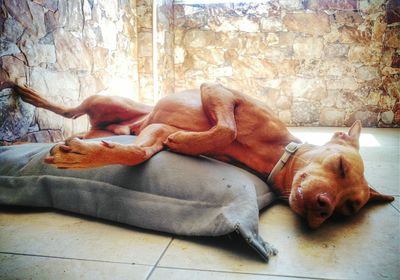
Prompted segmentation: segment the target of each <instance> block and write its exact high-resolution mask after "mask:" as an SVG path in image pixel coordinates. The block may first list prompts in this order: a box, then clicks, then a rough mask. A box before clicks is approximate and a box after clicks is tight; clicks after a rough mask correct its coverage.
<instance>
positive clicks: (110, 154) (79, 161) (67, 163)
mask: <svg viewBox="0 0 400 280" xmlns="http://www.w3.org/2000/svg"><path fill="white" fill-rule="evenodd" d="M145 157H146V152H145V150H143V149H141V148H140V147H137V146H135V145H133V144H132V145H122V144H118V143H108V142H104V141H102V142H84V141H82V140H80V139H78V138H71V139H68V140H67V141H66V142H65V143H63V144H57V145H56V146H54V147H53V148H52V149H51V151H50V155H48V156H47V157H46V158H45V162H46V163H49V164H52V165H54V166H56V167H58V168H63V169H81V168H91V167H99V166H104V165H110V164H126V165H136V164H138V163H140V162H142V161H143V160H144V159H145Z"/></svg>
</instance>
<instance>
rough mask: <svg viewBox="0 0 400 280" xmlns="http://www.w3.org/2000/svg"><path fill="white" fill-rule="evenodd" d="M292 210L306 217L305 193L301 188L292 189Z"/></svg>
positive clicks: (290, 201)
mask: <svg viewBox="0 0 400 280" xmlns="http://www.w3.org/2000/svg"><path fill="white" fill-rule="evenodd" d="M289 205H290V208H292V210H293V211H294V212H296V213H297V214H299V215H300V216H303V217H305V212H306V211H305V206H304V193H303V188H302V187H301V186H297V187H294V188H292V192H291V193H290V196H289Z"/></svg>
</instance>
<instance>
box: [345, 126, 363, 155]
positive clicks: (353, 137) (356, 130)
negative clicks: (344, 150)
mask: <svg viewBox="0 0 400 280" xmlns="http://www.w3.org/2000/svg"><path fill="white" fill-rule="evenodd" d="M361 128H362V124H361V121H359V120H357V121H355V122H354V123H353V125H352V126H351V127H350V129H349V132H348V133H347V134H348V135H349V136H350V137H349V140H350V141H351V144H352V145H353V146H354V147H356V148H357V149H359V148H360V135H361Z"/></svg>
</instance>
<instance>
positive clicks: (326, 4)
mask: <svg viewBox="0 0 400 280" xmlns="http://www.w3.org/2000/svg"><path fill="white" fill-rule="evenodd" d="M304 7H305V8H306V9H310V10H356V9H357V0H335V1H332V0H306V1H304Z"/></svg>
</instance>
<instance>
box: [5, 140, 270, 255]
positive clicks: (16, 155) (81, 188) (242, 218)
mask: <svg viewBox="0 0 400 280" xmlns="http://www.w3.org/2000/svg"><path fill="white" fill-rule="evenodd" d="M102 139H104V140H107V141H110V142H119V143H132V141H133V140H134V136H112V137H105V138H99V139H95V140H90V141H99V140H102ZM52 146H53V144H44V143H35V144H23V145H16V146H7V147H0V204H4V205H21V206H37V207H51V208H56V209H61V210H65V211H70V212H74V213H80V214H84V215H89V216H94V217H98V218H102V219H107V220H112V221H116V222H120V223H125V224H129V225H133V226H138V227H142V228H146V229H151V230H157V231H163V232H168V233H174V234H180V235H189V236H221V235H226V234H230V233H233V232H236V233H238V234H239V235H241V236H243V237H244V238H245V240H246V241H247V242H248V244H249V245H250V246H251V247H252V248H254V249H255V250H256V251H257V252H258V253H259V254H260V255H261V256H262V257H263V258H264V259H266V260H267V259H268V256H269V255H271V254H273V253H274V251H273V249H272V247H270V246H269V245H268V244H267V243H266V242H264V241H263V240H262V238H261V237H260V236H259V235H258V213H259V210H260V209H262V208H264V207H265V206H267V205H268V204H270V203H271V202H272V201H273V199H274V195H273V193H272V192H271V190H270V189H269V187H268V186H267V185H266V184H265V182H264V181H262V180H261V179H260V178H258V177H257V176H255V175H253V174H251V173H249V172H247V171H245V170H244V169H241V168H238V167H235V166H232V165H229V164H226V163H223V162H220V161H217V160H214V159H210V158H207V157H189V156H184V155H179V154H176V153H172V152H168V151H162V152H160V153H158V154H156V155H155V156H154V157H152V158H151V159H150V160H148V161H146V162H144V163H142V164H140V165H137V166H133V167H132V166H124V165H110V166H105V167H101V168H92V169H83V170H65V169H57V168H54V167H53V166H50V165H47V164H44V163H43V158H44V157H45V156H46V154H47V153H48V152H49V150H50V149H51V147H52Z"/></svg>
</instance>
